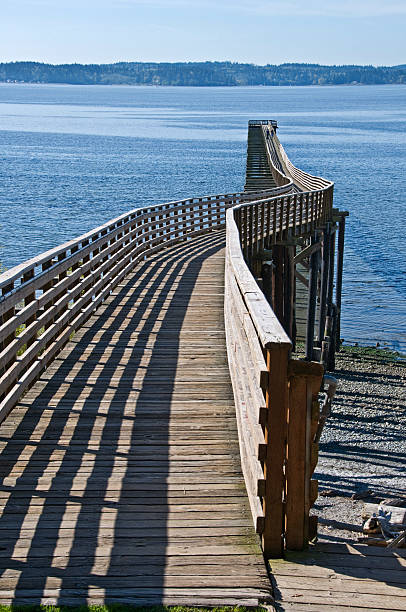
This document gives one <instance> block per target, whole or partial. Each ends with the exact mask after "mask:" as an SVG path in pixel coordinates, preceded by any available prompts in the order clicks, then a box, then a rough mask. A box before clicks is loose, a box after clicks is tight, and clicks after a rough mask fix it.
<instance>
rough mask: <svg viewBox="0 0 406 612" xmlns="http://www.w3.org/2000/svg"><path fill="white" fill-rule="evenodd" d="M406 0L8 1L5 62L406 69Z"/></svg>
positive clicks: (1, 39)
mask: <svg viewBox="0 0 406 612" xmlns="http://www.w3.org/2000/svg"><path fill="white" fill-rule="evenodd" d="M405 32H406V0H324V2H323V1H319V0H233V1H231V0H0V62H8V61H20V60H34V61H41V62H49V63H73V62H79V63H110V62H117V61H157V62H162V61H167V62H175V61H206V60H209V61H216V60H217V61H224V60H228V61H234V62H248V63H254V64H281V63H284V62H310V63H319V64H372V65H375V66H383V65H387V66H390V65H396V64H404V63H406V35H405Z"/></svg>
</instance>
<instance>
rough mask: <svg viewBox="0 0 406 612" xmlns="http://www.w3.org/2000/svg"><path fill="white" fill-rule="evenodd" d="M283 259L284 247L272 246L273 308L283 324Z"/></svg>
mask: <svg viewBox="0 0 406 612" xmlns="http://www.w3.org/2000/svg"><path fill="white" fill-rule="evenodd" d="M283 259H284V253H283V247H282V246H280V245H278V244H275V245H274V246H273V247H272V262H273V268H272V308H273V311H274V313H275V314H276V316H277V318H278V320H279V322H280V324H281V325H283V288H284V287H283V285H284V282H283Z"/></svg>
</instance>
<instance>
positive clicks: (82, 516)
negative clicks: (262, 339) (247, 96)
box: [0, 232, 271, 605]
mask: <svg viewBox="0 0 406 612" xmlns="http://www.w3.org/2000/svg"><path fill="white" fill-rule="evenodd" d="M223 247H224V233H223V232H212V233H210V234H209V235H205V236H203V237H200V238H197V239H194V240H191V241H189V242H186V243H181V244H180V245H179V246H176V247H172V248H169V249H166V250H163V251H161V252H160V253H159V254H158V255H155V256H153V257H151V258H150V259H148V260H147V261H145V262H143V263H141V264H139V265H138V266H137V268H136V269H135V270H134V273H132V274H130V275H129V276H127V277H126V279H125V281H123V282H122V283H121V284H120V285H119V286H118V287H117V288H116V289H115V290H114V292H113V294H112V295H111V296H110V297H109V298H108V299H107V300H106V302H105V303H104V304H103V305H102V306H101V307H100V308H99V309H98V311H97V313H96V315H95V316H93V317H92V318H91V319H90V320H89V321H88V322H87V323H86V325H85V326H84V327H83V328H82V329H81V330H80V332H79V333H77V334H76V336H75V337H74V338H73V341H72V342H70V343H69V344H68V346H67V347H66V348H65V349H64V350H63V352H62V353H61V354H60V355H59V356H58V358H57V359H56V360H55V361H54V362H53V363H52V365H51V366H50V367H49V368H48V370H47V371H46V372H45V373H44V374H43V375H42V376H41V378H40V380H39V381H38V382H37V383H36V384H35V385H34V387H32V389H31V390H30V391H29V392H28V393H27V394H26V395H25V396H24V397H23V398H22V400H21V401H20V402H19V404H18V405H17V407H16V408H15V409H14V410H12V412H11V413H10V415H9V416H8V417H7V418H6V419H5V421H4V422H3V424H2V425H1V426H0V443H1V471H2V476H3V477H4V479H3V484H2V487H1V493H0V495H1V500H0V503H1V518H0V529H1V537H2V546H1V548H0V567H1V576H2V577H1V578H0V583H1V586H0V601H1V602H2V603H27V604H28V603H30V604H31V603H39V602H42V603H45V602H55V603H59V604H79V603H98V602H100V603H102V602H103V603H105V602H111V601H121V602H128V603H133V604H161V603H163V604H178V603H179V604H201V605H210V604H212V605H215V604H241V605H257V604H258V602H259V601H269V599H270V588H271V587H270V582H269V579H268V576H267V573H266V569H265V564H264V562H263V558H262V553H261V550H260V546H259V541H258V539H257V536H256V535H255V533H254V528H253V526H252V517H251V514H250V509H249V505H248V500H247V496H246V491H245V486H244V481H243V477H242V474H241V468H240V458H239V446H238V436H237V428H236V421H235V409H234V403H233V393H232V388H231V383H230V380H229V374H228V366H227V360H226V347H225V335H224V323H223V299H224V253H223Z"/></svg>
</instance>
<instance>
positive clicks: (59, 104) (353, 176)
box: [0, 84, 406, 350]
mask: <svg viewBox="0 0 406 612" xmlns="http://www.w3.org/2000/svg"><path fill="white" fill-rule="evenodd" d="M253 118H254V119H255V118H273V119H277V120H278V124H279V137H280V140H281V142H282V143H283V144H284V146H285V148H286V150H287V152H288V155H289V156H290V158H291V160H292V161H293V163H295V164H296V165H297V166H299V167H300V168H303V169H304V170H307V171H309V172H311V173H314V174H319V175H322V176H325V177H328V178H330V179H332V180H334V181H335V205H336V206H338V207H340V208H341V209H347V210H349V211H350V218H349V219H348V225H347V235H346V259H345V276H344V296H343V324H342V335H343V337H344V338H345V339H346V340H348V341H358V342H360V343H372V342H377V341H379V342H380V343H381V344H385V343H386V344H387V345H388V346H391V347H395V348H400V349H402V350H406V326H405V320H406V275H405V261H406V247H405V240H404V225H405V220H406V219H405V217H406V215H405V212H404V210H405V205H404V198H405V195H404V194H405V193H406V189H405V187H406V185H405V170H406V149H405V142H406V88H405V87H403V86H366V87H275V88H271V87H252V88H250V87H247V88H245V87H244V88H183V87H182V88H176V87H165V88H155V87H125V86H119V87H114V86H109V87H103V86H66V85H24V84H2V85H0V211H1V216H0V224H1V225H0V261H2V262H3V264H4V265H5V266H7V267H11V266H13V265H15V264H17V263H19V262H21V261H23V260H24V259H27V258H29V257H31V256H33V255H35V254H37V253H39V252H41V251H44V250H46V249H48V248H50V247H52V246H54V245H57V244H59V243H61V242H63V241H65V240H68V239H70V238H71V237H73V236H76V235H79V234H81V233H83V232H85V231H86V230H88V229H90V228H92V227H95V226H96V225H99V224H101V223H103V222H104V221H106V220H107V219H109V218H111V217H114V216H116V215H118V214H120V213H122V212H125V211H126V210H128V209H130V208H134V207H137V206H142V205H145V204H149V203H158V202H165V201H169V200H174V199H179V198H183V197H186V196H192V195H193V196H194V195H204V194H210V193H224V192H231V191H238V190H241V189H242V188H243V184H244V170H245V153H246V139H247V122H248V119H253Z"/></svg>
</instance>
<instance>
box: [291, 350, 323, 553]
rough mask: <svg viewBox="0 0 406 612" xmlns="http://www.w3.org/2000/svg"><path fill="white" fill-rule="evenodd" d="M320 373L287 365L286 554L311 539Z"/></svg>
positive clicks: (317, 368)
mask: <svg viewBox="0 0 406 612" xmlns="http://www.w3.org/2000/svg"><path fill="white" fill-rule="evenodd" d="M323 372H324V368H323V366H322V365H321V364H320V363H315V362H312V363H307V362H304V361H298V360H291V361H290V363H289V402H288V404H289V408H288V427H287V453H286V456H287V460H286V526H285V529H286V534H285V537H286V548H287V549H288V550H302V549H303V548H305V547H306V546H307V545H308V542H309V537H312V536H313V533H311V531H312V529H311V519H310V517H309V511H310V508H311V506H312V505H313V503H314V502H315V500H316V498H317V481H314V480H311V476H312V473H313V471H314V467H315V462H314V456H317V448H315V446H317V445H315V443H314V442H313V440H314V436H315V434H316V431H317V424H318V420H319V403H318V392H319V390H320V385H321V381H322V378H323ZM316 520H317V519H316Z"/></svg>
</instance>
